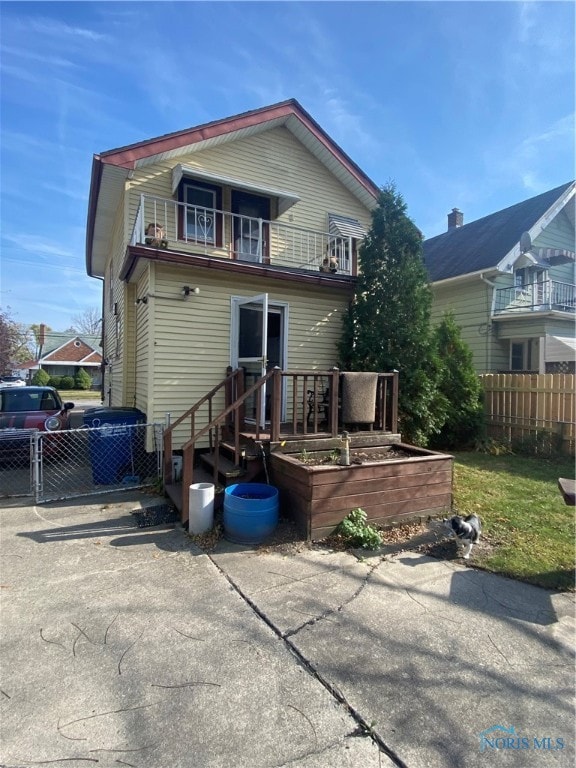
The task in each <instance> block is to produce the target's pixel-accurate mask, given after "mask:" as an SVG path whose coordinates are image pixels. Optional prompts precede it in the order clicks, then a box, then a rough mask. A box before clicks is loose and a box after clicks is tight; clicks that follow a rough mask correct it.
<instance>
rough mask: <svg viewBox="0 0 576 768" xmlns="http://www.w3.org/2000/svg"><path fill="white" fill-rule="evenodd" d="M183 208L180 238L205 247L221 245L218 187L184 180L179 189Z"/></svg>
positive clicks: (220, 205)
mask: <svg viewBox="0 0 576 768" xmlns="http://www.w3.org/2000/svg"><path fill="white" fill-rule="evenodd" d="M179 197H180V201H181V202H182V203H184V204H185V206H183V210H182V215H181V216H180V237H181V238H182V239H183V240H191V241H192V242H196V243H204V244H205V245H215V246H218V245H221V244H222V216H221V214H220V212H219V211H220V209H221V207H222V191H221V189H220V188H219V187H214V186H212V185H209V184H203V183H202V182H197V181H193V180H185V181H183V182H182V185H181V188H180V195H179Z"/></svg>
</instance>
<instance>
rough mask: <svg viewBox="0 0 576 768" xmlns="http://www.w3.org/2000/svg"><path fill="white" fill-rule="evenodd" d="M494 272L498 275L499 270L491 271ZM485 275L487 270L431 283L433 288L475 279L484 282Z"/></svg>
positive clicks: (494, 268)
mask: <svg viewBox="0 0 576 768" xmlns="http://www.w3.org/2000/svg"><path fill="white" fill-rule="evenodd" d="M491 271H493V272H496V273H498V269H497V268H496V267H493V269H492V270H491ZM484 274H485V270H478V271H477V272H466V274H464V275H457V276H456V277H447V278H445V279H444V280H432V281H431V282H430V284H431V285H433V286H444V285H450V284H451V283H461V282H463V281H464V280H469V279H470V278H473V277H479V278H480V279H481V280H484Z"/></svg>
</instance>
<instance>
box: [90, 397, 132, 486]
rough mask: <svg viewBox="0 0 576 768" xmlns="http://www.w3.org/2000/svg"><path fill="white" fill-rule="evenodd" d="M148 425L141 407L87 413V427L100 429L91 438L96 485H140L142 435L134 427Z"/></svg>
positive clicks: (93, 475) (93, 431)
mask: <svg viewBox="0 0 576 768" xmlns="http://www.w3.org/2000/svg"><path fill="white" fill-rule="evenodd" d="M145 423H146V414H144V413H142V411H140V410H139V409H138V408H123V407H117V406H109V407H98V408H88V409H87V410H86V411H85V412H84V418H83V424H84V426H85V427H92V428H94V427H99V429H92V430H91V431H90V432H89V435H88V444H89V448H90V463H91V464H92V479H93V481H94V483H95V484H96V485H114V484H116V483H122V482H126V481H127V480H131V481H132V482H131V483H130V484H134V483H137V482H138V478H137V477H136V476H135V474H134V464H135V460H136V457H137V456H138V455H139V453H140V452H141V450H142V448H143V433H142V431H141V430H136V429H134V428H131V427H134V425H136V424H145ZM138 432H141V434H138Z"/></svg>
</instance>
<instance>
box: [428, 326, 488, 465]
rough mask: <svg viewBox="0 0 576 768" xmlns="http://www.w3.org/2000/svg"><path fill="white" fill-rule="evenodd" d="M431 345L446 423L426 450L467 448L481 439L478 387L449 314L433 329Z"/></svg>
mask: <svg viewBox="0 0 576 768" xmlns="http://www.w3.org/2000/svg"><path fill="white" fill-rule="evenodd" d="M435 341H436V346H437V351H438V358H439V360H440V366H441V368H440V377H439V380H438V390H439V393H440V395H441V397H443V398H444V402H445V404H446V419H445V422H444V424H443V425H442V427H441V428H440V430H439V431H438V432H437V433H436V434H435V435H434V436H433V437H432V439H431V441H430V447H432V448H439V449H441V450H455V449H456V450H460V449H464V448H470V447H471V446H472V445H474V444H475V443H476V442H477V441H478V440H480V439H481V438H482V437H483V435H482V432H483V410H484V409H483V405H482V384H481V382H480V379H479V378H478V374H477V373H476V371H475V369H474V363H473V358H472V351H471V350H470V347H469V346H468V345H467V344H466V342H465V341H464V340H463V339H462V335H461V330H460V327H459V326H458V325H457V324H456V321H455V320H454V315H453V313H452V312H447V313H446V314H445V315H444V317H443V318H442V322H441V323H440V325H439V326H438V327H437V328H436V330H435Z"/></svg>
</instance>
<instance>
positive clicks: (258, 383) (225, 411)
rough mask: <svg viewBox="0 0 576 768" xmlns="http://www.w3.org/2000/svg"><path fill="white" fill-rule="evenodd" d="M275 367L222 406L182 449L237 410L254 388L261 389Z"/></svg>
mask: <svg viewBox="0 0 576 768" xmlns="http://www.w3.org/2000/svg"><path fill="white" fill-rule="evenodd" d="M275 370H276V369H274V368H273V369H272V370H270V371H268V372H267V373H266V374H265V375H264V376H262V377H261V378H259V379H257V380H256V381H255V382H254V384H252V386H251V387H249V388H248V389H247V390H246V391H245V392H244V393H243V394H242V395H240V397H238V398H237V399H236V400H234V402H233V403H231V404H230V405H228V406H227V407H226V408H224V409H223V410H222V411H220V413H219V414H218V415H217V416H214V418H213V419H212V421H210V422H209V423H208V424H206V425H205V426H204V427H202V429H201V430H200V431H199V432H196V434H195V435H193V436H192V437H191V438H190V440H188V442H186V443H184V445H183V446H182V450H183V451H185V450H186V449H187V448H189V447H190V445H191V444H193V443H195V442H196V441H197V440H198V439H199V438H200V437H203V436H204V435H205V434H206V433H207V432H208V431H209V430H210V429H214V427H217V426H218V425H219V424H220V423H221V422H222V421H223V420H224V419H225V418H226V416H228V414H230V413H232V411H237V410H238V409H239V408H240V406H241V405H243V404H244V403H245V402H246V400H247V398H249V397H250V395H252V394H254V392H256V390H258V389H260V390H261V389H262V387H263V386H264V384H266V382H267V381H269V380H270V379H271V378H272V376H274V374H275Z"/></svg>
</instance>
